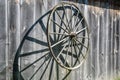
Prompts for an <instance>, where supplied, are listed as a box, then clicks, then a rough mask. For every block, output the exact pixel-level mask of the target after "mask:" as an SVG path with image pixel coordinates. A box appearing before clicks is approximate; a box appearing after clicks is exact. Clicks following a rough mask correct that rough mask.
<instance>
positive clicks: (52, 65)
mask: <svg viewBox="0 0 120 80" xmlns="http://www.w3.org/2000/svg"><path fill="white" fill-rule="evenodd" d="M53 68H54V59H52V64H51V68H50V73H49V80H51V77H52V72H53V71H52V70H53Z"/></svg>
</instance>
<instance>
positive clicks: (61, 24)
mask: <svg viewBox="0 0 120 80" xmlns="http://www.w3.org/2000/svg"><path fill="white" fill-rule="evenodd" d="M63 20H64V13H63V14H62V20H61V21H60V26H63ZM58 32H59V33H61V28H59V31H58ZM64 33H65V31H64V32H63V34H64ZM62 36H63V35H62ZM59 39H60V35H58V39H57V40H59Z"/></svg>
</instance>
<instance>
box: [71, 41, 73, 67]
mask: <svg viewBox="0 0 120 80" xmlns="http://www.w3.org/2000/svg"><path fill="white" fill-rule="evenodd" d="M72 46H73V42H72V41H71V53H72V56H71V67H72V66H73V49H72Z"/></svg>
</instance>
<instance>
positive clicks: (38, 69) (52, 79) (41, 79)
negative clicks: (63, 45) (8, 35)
mask: <svg viewBox="0 0 120 80" xmlns="http://www.w3.org/2000/svg"><path fill="white" fill-rule="evenodd" d="M50 13H51V10H50V11H48V12H46V13H45V14H44V15H42V16H41V17H40V18H39V19H38V20H37V21H36V22H35V23H34V24H33V25H32V26H31V27H30V28H29V29H28V31H26V34H25V36H24V37H23V39H22V41H21V43H20V46H19V48H18V49H17V51H16V55H15V58H14V63H13V80H56V79H59V74H60V72H59V71H58V67H59V66H58V65H57V63H56V62H55V61H54V59H53V57H52V56H51V54H50V51H49V49H48V45H47V40H44V39H42V38H40V37H39V38H37V37H35V36H34V35H33V36H32V35H31V34H34V33H33V32H34V31H36V30H41V32H40V34H39V35H38V36H40V35H42V36H46V23H45V21H44V20H45V19H46V16H49V14H50ZM41 33H42V34H41ZM45 38H46V37H45ZM51 40H52V41H54V39H53V38H52V39H51ZM29 44H35V46H40V47H41V48H40V49H37V50H36V49H35V50H31V51H24V48H29V47H31V46H30V45H29ZM44 47H45V48H44ZM25 50H26V49H25ZM34 56H37V58H35V59H33V57H34ZM26 61H27V63H26ZM62 70H63V71H64V70H65V69H62ZM65 71H66V70H65ZM70 72H71V71H68V70H67V72H65V75H64V76H62V77H61V78H60V79H61V80H65V79H66V78H67V76H68V75H69V74H70ZM46 75H47V77H46ZM60 79H59V80H60Z"/></svg>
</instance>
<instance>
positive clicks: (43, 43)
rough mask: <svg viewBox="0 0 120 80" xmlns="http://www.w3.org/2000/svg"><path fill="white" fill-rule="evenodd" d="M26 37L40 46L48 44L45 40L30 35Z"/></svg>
mask: <svg viewBox="0 0 120 80" xmlns="http://www.w3.org/2000/svg"><path fill="white" fill-rule="evenodd" d="M26 39H27V40H29V41H31V42H35V43H37V44H40V45H42V46H48V44H47V43H46V42H44V41H41V40H38V39H36V38H33V37H30V36H27V37H26Z"/></svg>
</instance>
